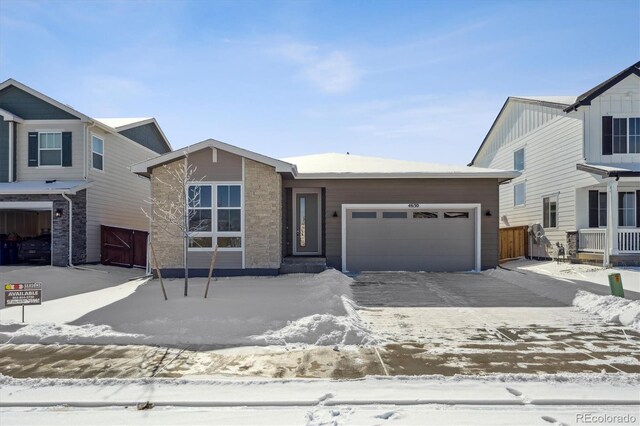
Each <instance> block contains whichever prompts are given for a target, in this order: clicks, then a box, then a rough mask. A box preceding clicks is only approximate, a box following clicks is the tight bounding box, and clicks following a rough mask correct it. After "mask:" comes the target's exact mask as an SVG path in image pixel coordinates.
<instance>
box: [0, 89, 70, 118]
mask: <svg viewBox="0 0 640 426" xmlns="http://www.w3.org/2000/svg"><path fill="white" fill-rule="evenodd" d="M0 108H2V109H4V110H7V111H9V112H12V113H13V114H16V115H17V116H19V117H21V118H23V119H25V120H74V119H75V120H79V119H80V118H79V117H76V116H75V115H73V114H69V113H68V112H66V111H63V110H61V109H60V108H58V107H56V106H53V105H51V104H50V103H48V102H45V101H43V100H42V99H39V98H37V97H35V96H33V95H31V94H29V93H27V92H25V91H24V90H21V89H18V88H17V87H15V86H9V87H6V88H4V89H3V90H2V91H0Z"/></svg>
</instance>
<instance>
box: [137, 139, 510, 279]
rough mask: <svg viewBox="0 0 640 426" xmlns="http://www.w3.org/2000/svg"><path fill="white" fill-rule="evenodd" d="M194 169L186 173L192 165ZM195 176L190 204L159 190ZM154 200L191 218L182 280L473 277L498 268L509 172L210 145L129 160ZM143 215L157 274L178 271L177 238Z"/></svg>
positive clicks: (167, 227) (180, 243)
mask: <svg viewBox="0 0 640 426" xmlns="http://www.w3.org/2000/svg"><path fill="white" fill-rule="evenodd" d="M191 166H192V167H191ZM181 168H182V170H185V169H186V168H192V169H194V170H195V172H194V173H193V175H192V176H191V177H192V181H191V182H189V183H188V186H189V191H190V194H193V197H191V198H189V201H188V203H186V205H185V203H181V202H180V199H179V198H178V195H177V194H176V193H175V192H173V191H171V190H170V189H169V188H170V187H171V185H167V182H168V180H169V179H172V176H175V175H176V174H175V171H176V170H178V169H181ZM131 169H132V171H133V172H134V173H137V174H138V175H141V176H144V177H146V178H149V179H150V181H151V192H152V199H153V200H154V203H156V202H157V203H158V205H166V201H167V200H173V202H174V205H176V206H179V207H180V208H182V209H186V210H187V211H184V210H183V213H184V214H185V215H186V216H187V217H189V218H193V217H196V218H197V221H198V223H197V228H196V227H195V226H194V229H192V230H189V232H188V238H187V241H188V242H187V243H186V244H187V250H188V259H189V260H188V264H189V273H190V275H191V276H197V275H200V276H202V275H206V274H207V273H208V270H209V266H210V263H211V258H212V253H213V251H214V250H215V249H216V247H217V255H216V256H217V257H216V263H215V271H216V274H218V275H247V274H277V273H279V272H280V271H290V270H291V269H289V268H287V266H290V265H291V264H298V265H300V264H302V265H304V264H305V263H307V262H308V263H316V262H320V263H322V265H325V264H326V265H327V266H330V267H335V268H337V269H340V270H342V271H345V272H346V271H350V272H357V271H363V270H379V271H380V270H382V271H385V270H407V271H478V270H481V269H486V268H492V267H495V266H497V264H498V205H499V201H498V192H499V191H498V187H499V185H500V184H501V183H503V182H505V181H508V180H510V179H513V178H515V177H517V176H518V175H519V173H518V172H515V171H509V170H496V169H486V168H478V167H467V166H447V165H436V164H430V163H422V162H414V161H400V160H390V159H383V158H374V157H363V156H357V155H349V154H320V155H311V156H305V157H295V158H285V159H282V160H278V159H274V158H270V157H267V156H265V155H262V154H258V153H255V152H251V151H248V150H245V149H242V148H239V147H236V146H233V145H229V144H226V143H223V142H220V141H216V140H213V139H209V140H206V141H203V142H200V143H197V144H194V145H191V146H189V147H186V148H184V149H181V150H176V151H173V152H169V153H166V154H163V155H160V156H157V157H156V158H153V159H150V160H146V161H142V162H139V163H136V164H134V165H133V166H132V168H131ZM155 208H157V207H156V206H155V204H154V205H152V206H151V211H152V223H151V241H152V243H153V245H154V247H155V251H156V257H157V262H158V263H157V265H153V266H154V268H159V269H161V271H162V273H163V275H165V276H181V274H183V269H182V268H183V250H184V248H185V239H184V238H183V237H182V232H181V231H180V230H178V229H176V228H175V227H172V226H170V224H168V223H164V222H163V221H162V220H161V218H160V215H157V214H156V213H157V212H155V211H154V209H155Z"/></svg>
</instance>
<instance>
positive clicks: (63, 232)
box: [0, 190, 87, 266]
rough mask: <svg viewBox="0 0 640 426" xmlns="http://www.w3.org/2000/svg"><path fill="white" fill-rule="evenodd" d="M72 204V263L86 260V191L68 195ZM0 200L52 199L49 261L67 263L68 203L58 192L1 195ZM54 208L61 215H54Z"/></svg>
mask: <svg viewBox="0 0 640 426" xmlns="http://www.w3.org/2000/svg"><path fill="white" fill-rule="evenodd" d="M68 197H69V198H70V199H71V201H72V205H73V225H72V226H73V229H72V232H73V237H72V243H73V252H72V261H73V263H74V264H81V263H84V262H85V261H86V254H87V191H86V190H82V191H79V192H78V193H77V194H75V195H68ZM0 201H53V212H52V216H53V217H52V220H53V228H52V229H51V239H52V243H53V244H52V252H51V258H52V259H51V261H52V264H53V265H54V266H67V265H68V264H69V203H68V202H67V200H65V199H64V198H63V197H62V195H59V194H33V195H31V194H30V195H3V196H1V197H0ZM56 210H61V211H62V216H61V217H58V218H57V217H55V212H56Z"/></svg>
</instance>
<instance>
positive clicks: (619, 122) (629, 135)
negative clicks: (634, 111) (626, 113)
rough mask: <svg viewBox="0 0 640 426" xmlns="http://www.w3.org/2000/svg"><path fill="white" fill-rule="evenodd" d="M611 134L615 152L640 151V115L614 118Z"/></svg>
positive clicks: (632, 152) (630, 152)
mask: <svg viewBox="0 0 640 426" xmlns="http://www.w3.org/2000/svg"><path fill="white" fill-rule="evenodd" d="M611 136H612V142H613V144H612V145H613V153H614V154H627V153H629V154H638V153H640V117H629V118H614V119H613V129H612V135H611Z"/></svg>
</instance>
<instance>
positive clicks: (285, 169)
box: [131, 139, 297, 175]
mask: <svg viewBox="0 0 640 426" xmlns="http://www.w3.org/2000/svg"><path fill="white" fill-rule="evenodd" d="M205 148H217V149H220V150H222V151H226V152H230V153H232V154H235V155H238V156H240V157H245V158H248V159H250V160H254V161H257V162H258V163H262V164H266V165H268V166H271V167H274V168H275V169H276V172H280V173H292V174H294V175H295V174H296V173H297V171H296V168H295V166H294V165H293V164H289V163H285V162H284V161H280V160H276V159H275V158H270V157H267V156H265V155H262V154H258V153H256V152H252V151H248V150H246V149H242V148H239V147H237V146H233V145H229V144H226V143H224V142H220V141H217V140H215V139H207V140H204V141H202V142H198V143H196V144H193V145H189V146H188V147H186V148H183V149H180V150H176V151H171V152H167V153H166V154H162V155H159V156H157V157H155V158H152V159H149V160H146V161H141V162H139V163H136V164H133V165H132V166H131V171H132V172H133V173H137V174H141V175H148V174H149V171H150V169H152V168H154V167H156V166H160V165H162V164H166V163H170V162H173V161H175V160H178V159H180V158H182V157H184V156H186V155H188V154H189V153H191V152H197V151H201V150H203V149H205Z"/></svg>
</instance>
